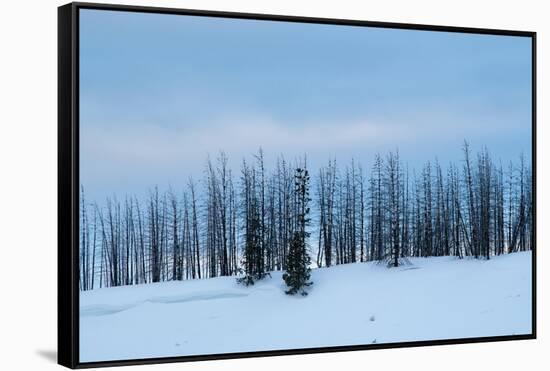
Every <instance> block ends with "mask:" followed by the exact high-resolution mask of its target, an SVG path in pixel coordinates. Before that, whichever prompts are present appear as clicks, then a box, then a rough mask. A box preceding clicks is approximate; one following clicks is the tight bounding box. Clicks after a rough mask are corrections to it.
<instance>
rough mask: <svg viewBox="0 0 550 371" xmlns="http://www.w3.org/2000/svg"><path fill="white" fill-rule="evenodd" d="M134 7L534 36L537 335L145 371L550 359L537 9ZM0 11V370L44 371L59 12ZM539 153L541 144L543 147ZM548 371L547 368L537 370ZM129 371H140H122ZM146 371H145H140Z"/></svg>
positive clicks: (425, 2) (529, 4)
mask: <svg viewBox="0 0 550 371" xmlns="http://www.w3.org/2000/svg"><path fill="white" fill-rule="evenodd" d="M120 3H126V4H135V5H155V6H166V7H180V8H197V9H215V10H227V11H237V12H257V13H273V14H285V15H304V16H314V17H333V18H351V19H363V20H372V21H390V22H407V23H423V24H436V25H448V26H468V27H486V28H503V29H519V30H531V31H537V32H538V82H537V83H538V169H537V171H538V184H537V188H538V205H537V206H538V241H537V242H538V287H539V290H538V295H537V296H538V313H539V315H538V324H539V325H538V333H539V338H538V339H537V340H535V341H519V342H503V343H490V344H468V345H452V346H437V347H426V348H409V349H389V350H371V351H361V352H346V353H331V354H314V355H303V356H285V357H269V358H253V359H242V360H228V361H212V362H199V363H187V364H181V363H180V364H167V365H155V366H146V367H148V369H155V370H176V369H177V370H199V371H200V370H228V369H229V370H239V371H246V370H257V369H262V370H283V369H319V370H330V369H333V370H334V369H336V370H338V369H340V370H343V369H345V370H364V369H370V370H393V369H404V368H406V369H412V370H417V369H418V370H423V371H429V370H441V369H442V368H444V369H445V370H447V371H450V370H461V371H462V370H477V369H485V370H499V371H504V370H538V369H543V367H544V366H543V365H544V364H545V363H546V364H548V363H549V362H548V361H550V357H549V353H550V351H549V350H550V340H549V339H550V335H549V331H550V327H549V326H550V325H549V323H550V320H547V317H546V315H547V314H548V311H547V308H548V304H549V298H550V294H549V292H548V287H549V285H550V282H549V281H550V274H549V273H548V272H549V271H550V266H549V264H550V260H549V254H548V253H547V252H546V246H545V241H549V240H550V236H549V229H548V228H546V227H547V225H548V223H549V222H550V198H549V197H548V196H547V193H546V192H545V189H549V187H550V175H549V173H548V172H547V171H545V169H546V167H547V165H546V164H547V161H549V160H550V130H549V129H548V128H547V127H546V125H545V122H546V121H547V119H548V112H549V111H548V109H547V107H548V105H549V104H550V95H549V94H548V93H547V92H548V89H549V87H550V79H549V74H548V73H547V70H546V69H547V68H548V67H550V57H549V54H550V23H549V22H548V17H547V16H548V14H550V11H548V10H547V9H545V3H546V2H544V1H540V0H538V1H536V0H523V1H517V0H516V1H505V0H500V1H498V0H494V1H493V0H490V1H489V0H484V1H480V0H452V1H437V0H415V1H407V0H401V1H397V0H385V1H370V0H365V1H351V0H338V1H330V2H328V1H327V2H324V1H320V0H317V1H306V0H302V1H297V0H269V1H253V0H232V1H231V2H227V1H223V0H202V1H199V0H172V1H170V0H157V1H151V0H148V1H147V0H140V1H120ZM62 4H63V2H61V1H58V0H55V1H54V0H32V1H31V0H27V1H15V0H12V1H5V2H3V3H2V8H1V10H0V94H1V96H0V102H1V104H0V369H3V370H10V371H11V370H50V369H59V367H60V366H57V365H56V364H55V361H54V359H55V351H56V249H57V246H56V243H57V242H56V241H57V240H56V233H57V232H56V228H57V227H56V210H57V209H56V202H57V200H56V194H57V190H56V187H57V184H56V183H57V135H56V133H57V132H56V130H57V129H56V125H57V121H56V120H57V118H56V117H57V116H56V115H57V113H56V110H57V108H56V107H57V103H56V100H57V93H56V89H57V48H56V45H57V36H56V34H57V9H56V8H57V6H59V5H62ZM547 143H548V145H547V146H546V145H545V144H547ZM546 367H548V366H546ZM126 369H127V370H134V369H136V370H137V369H142V368H138V367H128V368H126ZM143 369H144V368H143Z"/></svg>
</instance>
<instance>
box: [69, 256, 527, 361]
mask: <svg viewBox="0 0 550 371" xmlns="http://www.w3.org/2000/svg"><path fill="white" fill-rule="evenodd" d="M410 261H411V265H407V266H402V267H398V268H387V267H386V266H385V265H383V264H376V263H375V262H370V263H355V264H346V265H339V266H334V267H331V268H319V269H313V270H312V275H311V279H312V281H313V282H314V284H313V285H312V286H311V287H310V288H308V291H309V295H308V296H305V297H304V296H301V295H296V296H289V295H285V293H284V291H285V289H286V286H285V285H284V282H283V280H282V279H281V274H282V273H281V272H275V273H272V274H271V278H269V277H268V278H266V279H265V280H263V281H261V282H258V283H256V284H255V285H253V286H250V287H245V286H241V285H239V284H237V283H236V280H235V277H219V278H213V279H204V280H192V281H180V282H163V283H155V284H147V285H139V286H125V287H115V288H104V289H97V290H93V291H87V292H81V293H80V361H81V362H93V361H107V360H124V359H139V358H150V357H169V356H186V355H205V354H217V353H233V352H250V351H263V350H280V349H296V348H314V347H330V346H341V345H359V344H371V343H392V342H407V341H417V340H437V339H454V338H469V337H481V336H499V335H513V334H529V333H531V321H532V318H531V313H532V312H531V304H532V295H531V294H532V290H531V285H532V282H531V253H530V252H524V253H514V254H509V255H504V256H500V257H495V258H493V259H491V260H489V261H485V260H475V259H463V260H459V259H457V258H455V257H441V258H412V259H410Z"/></svg>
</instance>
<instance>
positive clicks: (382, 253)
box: [79, 142, 534, 290]
mask: <svg viewBox="0 0 550 371" xmlns="http://www.w3.org/2000/svg"><path fill="white" fill-rule="evenodd" d="M462 150H463V158H462V159H461V161H460V162H459V163H451V164H448V165H447V166H445V168H443V167H442V166H441V164H440V163H439V162H438V161H437V160H436V161H434V162H427V163H426V164H425V165H424V166H423V168H422V169H421V170H420V172H418V173H417V172H416V171H414V170H411V169H409V168H408V166H406V165H404V164H403V162H402V160H401V158H400V155H399V152H398V151H394V152H389V153H388V154H387V155H385V156H380V155H376V156H375V159H374V163H373V165H372V168H371V169H370V171H368V172H367V171H365V169H364V168H363V167H362V166H361V164H359V163H358V162H356V161H355V160H352V161H351V163H349V164H348V165H347V166H344V167H343V168H339V167H338V165H337V162H336V160H335V159H331V160H329V161H328V163H327V165H325V166H323V167H321V168H320V169H317V171H316V173H314V172H311V171H309V173H311V174H312V176H311V183H312V191H311V193H312V199H313V205H314V210H312V217H311V222H308V223H307V224H308V227H307V228H308V230H307V231H305V230H304V222H303V215H304V210H302V208H303V202H300V197H299V194H298V193H297V191H296V173H297V170H300V171H301V172H303V171H306V169H307V167H306V161H305V158H304V159H299V160H296V161H293V162H292V163H290V162H288V161H286V160H285V159H284V158H283V157H282V156H281V157H279V158H278V159H277V161H276V164H275V167H274V169H273V170H272V171H268V170H267V169H266V166H265V159H264V153H263V151H262V150H261V149H260V150H259V151H258V153H257V154H256V155H255V156H254V158H253V160H252V161H246V160H243V162H242V165H241V168H240V173H239V174H233V172H232V171H231V168H230V167H229V164H228V158H227V156H226V155H225V154H224V153H223V152H221V153H220V154H219V156H218V157H217V158H216V159H215V161H212V160H210V159H209V160H208V161H207V165H206V170H205V175H204V178H203V179H201V180H199V181H194V180H193V179H191V178H190V179H189V181H188V182H187V184H186V185H185V186H184V187H183V188H184V189H183V190H182V192H181V194H177V193H176V192H174V191H173V190H171V189H170V190H168V191H166V192H162V193H161V192H159V190H158V189H157V188H156V187H155V188H154V189H153V190H152V191H150V192H149V196H148V197H147V199H146V200H141V201H140V200H138V199H137V198H136V197H126V198H124V200H118V199H116V198H108V199H107V200H106V202H105V204H104V205H100V204H98V203H97V202H89V201H88V200H87V198H86V197H85V193H84V188H82V190H81V197H80V200H81V205H80V267H79V270H80V288H81V290H90V289H94V288H100V287H109V286H121V285H133V284H143V283H150V282H161V281H168V280H187V279H199V278H210V277H218V276H234V275H240V276H243V275H244V277H246V279H250V280H254V279H259V278H262V277H264V276H265V275H266V274H267V273H268V272H270V271H276V270H283V271H286V270H287V268H288V267H287V263H288V260H289V257H288V255H289V247H290V246H291V243H292V240H293V238H295V236H296V235H299V234H300V233H302V235H307V236H308V237H307V241H306V244H307V245H308V247H307V249H308V252H309V254H310V255H311V257H312V259H313V261H314V262H315V263H316V265H317V266H318V267H322V266H327V267H328V266H332V265H335V264H346V263H354V262H358V261H360V262H365V261H373V260H375V261H380V262H384V263H385V264H387V265H388V266H398V265H400V264H402V263H404V262H406V261H407V258H408V257H429V256H446V255H453V256H457V257H459V258H462V257H465V256H471V257H475V258H483V259H490V258H491V257H492V256H495V255H500V254H506V253H511V252H517V251H526V250H530V249H531V248H532V246H533V244H534V241H533V225H532V221H533V215H532V212H533V210H532V208H533V204H532V200H533V193H532V192H533V189H532V171H531V168H530V166H528V165H526V161H525V159H524V157H523V155H521V156H520V157H519V161H518V162H517V163H515V164H514V163H512V162H510V163H509V164H508V165H507V166H506V168H504V167H503V165H502V164H501V163H500V162H495V161H493V160H492V159H491V156H490V154H489V153H488V151H487V150H486V149H483V150H481V151H480V152H479V153H477V154H476V155H474V154H472V152H471V149H470V147H469V145H468V143H467V142H465V143H464V146H463V149H462ZM308 187H309V186H308ZM307 192H309V189H308V190H307ZM308 210H309V209H308ZM315 248H316V251H313V250H315Z"/></svg>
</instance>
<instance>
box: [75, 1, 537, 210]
mask: <svg viewBox="0 0 550 371" xmlns="http://www.w3.org/2000/svg"><path fill="white" fill-rule="evenodd" d="M80 12H81V15H80V74H81V75H80V129H81V130H80V166H81V167H80V176H81V183H82V184H83V185H84V186H85V189H86V193H87V194H88V198H91V199H96V200H98V201H101V200H102V199H104V198H105V197H106V196H108V195H113V194H116V195H117V196H119V197H121V198H122V197H124V194H126V193H128V194H136V195H138V196H143V195H145V194H146V193H147V191H148V190H149V189H150V188H152V187H154V186H155V185H158V186H159V187H160V188H161V189H166V188H167V187H168V186H172V187H173V188H174V189H176V190H179V189H181V188H182V187H183V185H184V184H185V182H186V180H187V178H188V177H189V176H190V175H192V176H194V177H195V178H199V177H201V176H202V174H203V169H204V166H205V162H206V159H207V156H208V155H209V154H210V156H211V157H212V158H216V157H217V154H218V153H219V151H220V150H224V151H225V152H226V153H227V155H228V156H229V158H230V163H231V165H232V167H233V168H235V169H238V167H239V165H240V163H241V161H242V158H243V156H245V157H247V158H250V157H251V154H252V153H254V152H256V151H257V149H258V147H260V146H261V147H262V148H263V149H264V151H265V153H266V159H267V162H268V164H271V163H272V162H273V161H274V159H275V158H276V157H277V156H278V155H279V154H284V155H285V157H287V158H289V159H293V158H294V157H296V156H299V155H301V154H303V153H307V155H308V160H309V163H310V166H311V167H313V168H317V167H318V166H319V165H321V164H324V163H326V162H327V160H328V159H329V157H334V156H336V157H337V160H338V161H339V162H340V163H341V164H342V163H347V162H349V161H351V158H352V157H354V158H355V159H356V160H358V161H360V162H361V163H362V164H363V165H364V167H367V168H368V167H370V166H371V164H372V160H373V157H374V154H375V153H376V152H381V153H382V154H384V153H386V152H387V151H389V150H393V149H395V148H399V151H400V155H401V158H402V159H403V161H404V162H407V163H408V165H409V167H411V168H419V167H421V166H422V164H423V163H424V162H426V161H427V160H433V159H434V158H435V157H437V158H438V160H439V161H440V162H441V163H443V164H445V163H448V162H449V161H455V162H458V161H460V159H461V144H462V142H463V140H464V139H468V140H469V141H470V143H471V145H472V148H473V149H474V150H478V149H480V148H481V146H487V147H488V149H489V150H490V152H491V153H492V154H493V156H494V157H495V158H497V159H498V158H500V159H502V161H503V162H508V161H509V160H511V159H516V158H517V157H518V154H519V153H520V152H522V151H523V152H525V153H526V155H529V154H530V151H531V40H530V39H529V38H526V37H512V36H491V35H472V34H458V33H446V32H433V31H411V30H393V29H377V28H370V27H369V28H367V27H351V26H331V25H315V24H299V23H285V22H272V21H254V20H235V19H221V18H208V17H191V16H177V15H160V14H141V13H131V12H114V11H103V10H81V11H80Z"/></svg>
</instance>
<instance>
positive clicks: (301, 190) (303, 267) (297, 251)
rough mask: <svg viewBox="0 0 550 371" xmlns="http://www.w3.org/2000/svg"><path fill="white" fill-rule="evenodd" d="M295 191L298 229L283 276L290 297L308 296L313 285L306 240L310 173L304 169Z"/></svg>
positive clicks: (295, 176)
mask: <svg viewBox="0 0 550 371" xmlns="http://www.w3.org/2000/svg"><path fill="white" fill-rule="evenodd" d="M294 180H295V183H294V185H295V189H294V197H295V200H296V212H297V215H296V216H297V218H296V219H297V224H298V225H297V227H298V228H297V229H296V231H294V234H293V235H292V239H291V241H290V247H289V251H288V257H287V267H286V272H285V273H284V274H283V280H284V281H285V283H286V285H287V286H288V290H287V291H285V292H286V293H287V294H289V295H294V294H296V293H298V292H300V293H301V294H302V295H304V296H305V295H307V292H306V291H305V288H306V287H307V286H309V285H311V284H312V282H310V281H309V278H310V274H311V269H310V267H309V265H310V257H309V254H308V252H307V246H306V239H307V238H308V237H309V232H307V231H306V227H307V226H308V225H309V217H308V215H309V207H308V203H309V201H310V198H309V173H308V171H307V170H306V169H305V168H304V169H302V168H297V169H296V172H295V174H294Z"/></svg>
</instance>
